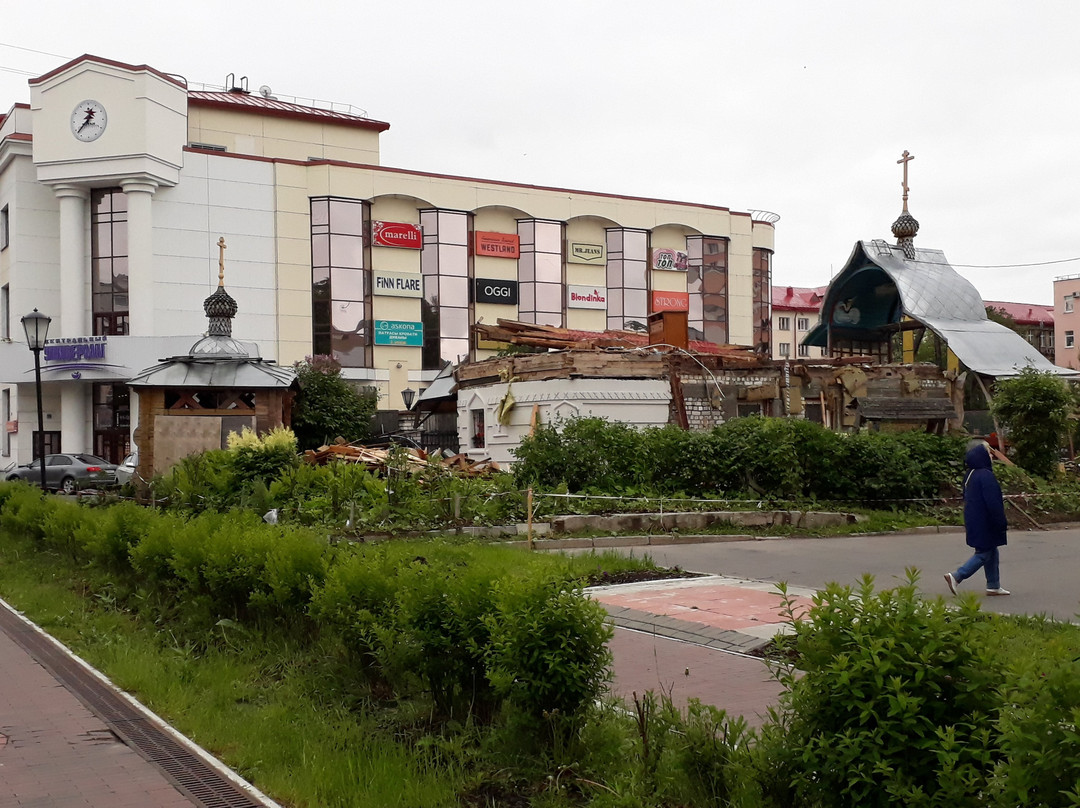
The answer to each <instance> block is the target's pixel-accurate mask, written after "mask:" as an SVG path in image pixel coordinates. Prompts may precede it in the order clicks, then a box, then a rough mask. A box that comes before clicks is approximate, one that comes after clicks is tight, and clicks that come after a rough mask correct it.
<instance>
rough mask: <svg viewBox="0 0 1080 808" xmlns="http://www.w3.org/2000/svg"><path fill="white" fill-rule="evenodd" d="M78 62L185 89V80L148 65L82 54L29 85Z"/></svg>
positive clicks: (32, 80)
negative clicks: (155, 78) (148, 75)
mask: <svg viewBox="0 0 1080 808" xmlns="http://www.w3.org/2000/svg"><path fill="white" fill-rule="evenodd" d="M80 62H96V63H97V64H100V65H108V66H109V67H119V68H120V69H121V70H130V71H132V72H133V73H153V74H154V75H155V76H158V77H160V78H163V79H165V81H170V82H172V83H173V84H175V85H176V86H177V87H183V88H184V89H187V81H186V80H185V79H182V78H180V77H178V76H170V75H169V74H168V73H162V72H161V71H160V70H157V69H156V68H153V67H150V65H129V64H126V63H125V62H117V61H115V60H114V59H105V58H103V57H101V56H94V55H92V54H89V53H84V54H83V55H82V56H79V57H77V58H75V59H72V60H71V61H70V62H65V63H64V64H62V65H60V67H58V68H56V69H55V70H50V71H49V72H48V73H46V74H45V75H44V76H38V77H37V78H36V79H30V82H29V83H30V84H31V85H34V84H41V83H42V82H43V81H48V80H49V79H51V78H52V77H53V76H55V75H57V74H58V73H63V72H64V71H65V70H67V69H69V68H71V67H74V66H75V65H77V64H79V63H80Z"/></svg>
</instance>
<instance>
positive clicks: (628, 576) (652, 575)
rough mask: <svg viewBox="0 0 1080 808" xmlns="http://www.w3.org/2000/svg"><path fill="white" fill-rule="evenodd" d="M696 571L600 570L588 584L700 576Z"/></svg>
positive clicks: (606, 584)
mask: <svg viewBox="0 0 1080 808" xmlns="http://www.w3.org/2000/svg"><path fill="white" fill-rule="evenodd" d="M700 577H701V575H700V574H698V573H696V572H687V571H686V570H682V569H679V568H678V567H672V568H670V569H656V570H624V571H622V572H598V573H596V574H594V575H591V576H590V577H589V579H588V580H587V581H586V583H585V585H586V586H612V585H614V584H638V583H645V582H648V581H666V580H669V579H674V578H700Z"/></svg>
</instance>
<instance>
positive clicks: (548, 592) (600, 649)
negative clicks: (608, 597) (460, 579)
mask: <svg viewBox="0 0 1080 808" xmlns="http://www.w3.org/2000/svg"><path fill="white" fill-rule="evenodd" d="M495 604H496V605H495V611H494V612H493V613H492V614H490V615H489V616H488V617H487V626H488V631H489V632H490V634H491V643H490V648H489V651H488V676H489V678H490V680H491V683H492V685H493V686H494V688H495V691H496V692H497V693H498V694H500V695H502V696H505V697H506V698H508V699H509V700H510V701H511V702H512V703H513V704H515V705H516V706H517V707H519V708H521V709H522V710H523V711H524V712H525V713H527V714H528V715H530V716H532V717H533V718H535V719H540V718H543V717H544V716H545V715H552V714H555V713H558V714H561V715H562V716H574V715H577V714H579V713H580V712H581V710H582V709H583V708H584V707H586V706H587V705H588V704H589V703H591V702H592V701H593V700H594V699H596V698H597V697H598V696H599V695H600V693H601V692H602V690H603V688H604V687H605V685H606V683H607V680H608V676H609V666H610V663H611V653H610V651H608V649H607V645H606V643H607V641H608V640H609V639H611V636H612V629H611V627H610V626H608V625H607V624H606V623H605V622H604V614H605V613H604V609H603V607H602V606H600V605H599V604H598V603H596V602H595V601H592V600H589V599H588V598H585V597H584V596H583V595H582V594H581V592H580V591H578V590H577V589H576V588H575V585H574V584H573V583H571V582H568V581H567V580H566V579H565V578H564V577H562V576H548V575H545V576H537V577H531V578H512V579H507V580H503V581H500V582H499V583H498V584H497V587H496V596H495Z"/></svg>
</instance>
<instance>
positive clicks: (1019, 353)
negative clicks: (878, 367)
mask: <svg viewBox="0 0 1080 808" xmlns="http://www.w3.org/2000/svg"><path fill="white" fill-rule="evenodd" d="M909 256H910V257H909ZM904 320H914V321H916V322H918V323H920V324H922V325H924V326H926V327H927V328H929V329H930V330H931V331H933V332H934V333H935V334H937V335H938V336H939V337H940V338H941V339H942V340H944V341H945V342H946V343H948V346H949V349H950V350H951V351H952V352H953V353H954V354H956V356H957V358H958V359H959V360H960V361H961V362H962V363H963V364H964V365H965V366H966V367H968V368H969V369H970V370H972V371H974V372H975V373H979V374H982V375H984V376H992V377H995V378H1002V377H1005V378H1008V377H1012V376H1017V375H1019V373H1020V372H1021V371H1022V370H1024V369H1025V368H1028V367H1030V368H1034V369H1035V370H1037V371H1040V372H1044V373H1054V374H1056V375H1060V376H1076V375H1078V374H1077V373H1076V371H1072V370H1069V369H1068V368H1062V367H1058V366H1057V365H1054V364H1052V363H1051V362H1050V361H1049V360H1048V359H1046V357H1044V356H1043V355H1042V354H1040V353H1039V351H1038V350H1037V349H1036V348H1035V347H1034V346H1032V345H1030V344H1028V342H1027V341H1026V340H1025V339H1024V338H1023V337H1021V336H1020V335H1019V334H1017V333H1016V332H1015V331H1012V330H1011V329H1009V328H1007V327H1005V326H1003V325H1001V324H1000V323H996V322H994V321H993V320H990V319H989V318H987V316H986V307H985V304H984V303H983V300H982V298H981V297H980V295H979V292H978V290H976V289H975V287H974V286H973V285H972V284H971V282H970V281H968V280H967V279H966V278H964V277H962V276H961V275H960V274H959V273H958V272H957V271H956V270H955V269H953V268H952V267H951V266H950V265H949V262H948V261H947V260H946V259H945V254H944V253H943V252H942V251H941V250H929V249H913V248H910V246H909V248H908V250H907V253H905V249H904V247H903V246H902V245H899V244H898V245H891V244H888V243H887V242H885V241H883V240H880V239H875V240H873V241H859V242H857V243H856V244H855V248H854V249H853V250H852V253H851V257H850V258H848V260H847V263H846V264H845V265H844V267H843V269H841V270H840V272H839V273H838V274H837V276H836V277H835V278H834V279H833V281H832V282H831V283H830V284H829V287H828V290H827V291H826V292H825V299H824V300H823V301H822V305H821V319H820V321H819V322H818V324H817V325H816V326H815V327H814V328H813V329H812V330H811V331H810V333H809V334H807V336H806V338H805V339H804V340H803V343H804V344H806V345H816V346H819V347H822V348H828V347H829V345H830V343H831V342H833V341H834V340H836V339H838V338H839V339H853V340H870V339H877V340H883V339H887V338H889V337H890V336H891V334H892V333H894V332H895V331H896V330H897V328H898V327H899V325H900V323H901V322H903V321H904Z"/></svg>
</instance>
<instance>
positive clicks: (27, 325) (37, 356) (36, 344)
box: [22, 309, 52, 491]
mask: <svg viewBox="0 0 1080 808" xmlns="http://www.w3.org/2000/svg"><path fill="white" fill-rule="evenodd" d="M51 322H52V318H51V317H47V316H46V315H44V314H42V313H41V312H40V311H38V310H37V309H34V310H33V311H32V312H31V313H30V314H27V315H26V316H25V317H23V318H22V324H23V329H24V330H25V331H26V344H27V346H29V348H30V350H31V351H33V352H34V385H35V387H36V389H37V421H38V435H37V441H36V443H37V446H35V447H34V448H35V449H36V451H37V454H38V463H39V464H40V465H41V490H42V491H44V490H45V414H44V412H43V411H42V409H41V351H42V349H43V348H44V347H45V335H46V334H48V333H49V323H51Z"/></svg>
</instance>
